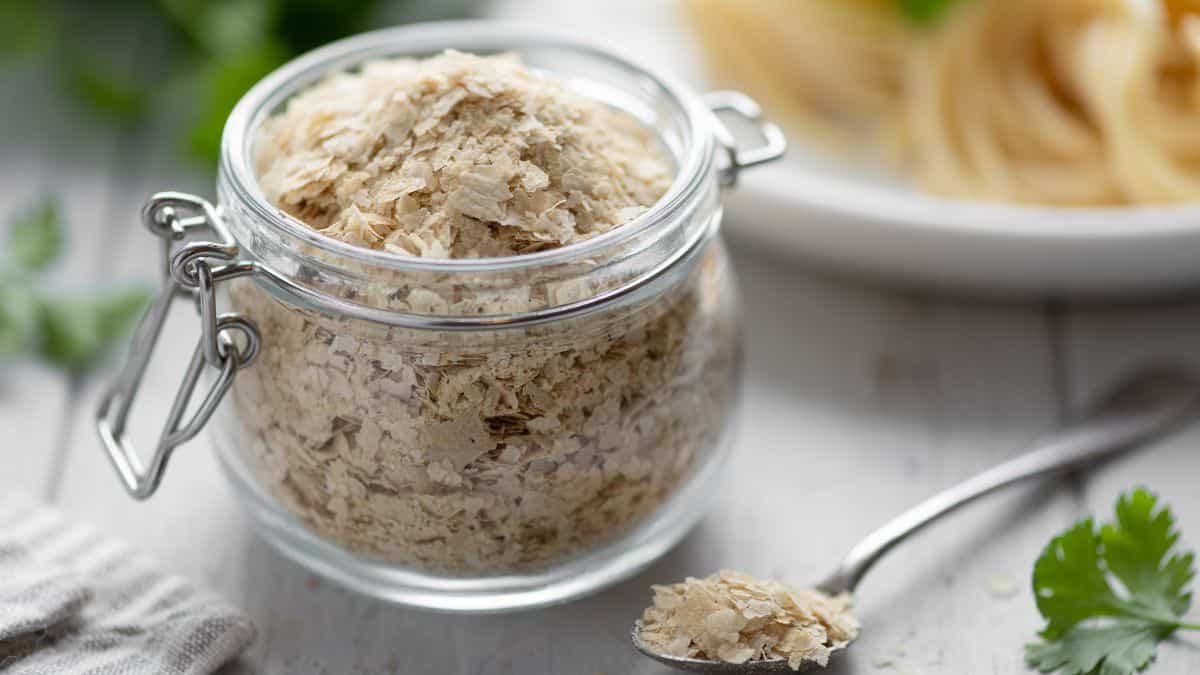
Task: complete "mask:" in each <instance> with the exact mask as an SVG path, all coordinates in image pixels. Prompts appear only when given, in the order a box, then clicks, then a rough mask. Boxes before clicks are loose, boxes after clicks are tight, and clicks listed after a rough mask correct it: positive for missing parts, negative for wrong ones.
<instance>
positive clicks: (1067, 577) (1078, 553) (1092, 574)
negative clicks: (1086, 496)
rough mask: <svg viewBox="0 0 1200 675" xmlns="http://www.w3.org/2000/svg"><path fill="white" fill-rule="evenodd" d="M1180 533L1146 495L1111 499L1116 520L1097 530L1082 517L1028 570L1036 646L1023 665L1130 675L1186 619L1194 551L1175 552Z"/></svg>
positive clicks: (1085, 674) (1071, 673)
mask: <svg viewBox="0 0 1200 675" xmlns="http://www.w3.org/2000/svg"><path fill="white" fill-rule="evenodd" d="M1178 543H1179V531H1178V530H1177V529H1176V528H1175V518H1174V516H1173V515H1172V514H1171V511H1170V509H1169V508H1167V507H1166V506H1163V507H1162V508H1159V507H1158V498H1157V497H1156V496H1155V495H1153V494H1151V493H1150V492H1147V491H1146V490H1142V489H1139V490H1136V491H1134V492H1133V493H1132V494H1124V495H1121V497H1120V498H1119V499H1118V500H1117V505H1116V519H1115V520H1114V521H1113V522H1110V523H1106V524H1105V525H1103V526H1102V527H1099V528H1097V527H1096V524H1095V522H1094V521H1093V520H1092V519H1091V518H1087V519H1084V520H1082V521H1080V522H1079V523H1077V524H1075V525H1074V526H1073V527H1071V528H1070V529H1068V530H1066V531H1065V532H1063V533H1062V534H1060V535H1058V536H1057V537H1055V538H1054V539H1052V540H1050V543H1049V545H1047V547H1046V549H1045V551H1044V552H1043V553H1042V555H1041V557H1040V558H1038V561H1037V563H1036V564H1035V565H1034V569H1033V589H1034V596H1035V598H1036V600H1037V607H1038V611H1040V612H1041V614H1042V617H1043V618H1045V619H1046V627H1045V629H1043V630H1042V632H1041V637H1042V641H1041V642H1038V643H1033V644H1029V645H1026V647H1025V660H1026V663H1028V664H1029V666H1030V667H1032V668H1036V669H1038V670H1040V671H1041V672H1043V673H1052V672H1055V671H1059V672H1061V673H1062V674H1063V675H1090V674H1093V673H1096V674H1098V675H1132V674H1133V673H1136V672H1138V671H1140V670H1143V669H1145V668H1146V667H1147V666H1148V665H1150V663H1151V662H1152V661H1153V660H1154V658H1155V656H1156V655H1157V652H1158V643H1159V642H1162V641H1163V640H1165V639H1167V638H1168V637H1170V636H1171V635H1172V634H1173V633H1174V632H1175V631H1177V630H1200V623H1195V622H1188V621H1186V620H1185V619H1184V614H1185V613H1187V611H1188V608H1189V607H1190V605H1191V601H1192V594H1191V593H1190V592H1189V591H1188V584H1190V583H1191V581H1192V579H1193V578H1194V577H1195V575H1196V572H1195V568H1194V562H1195V559H1194V556H1193V554H1192V553H1179V552H1177V551H1176V547H1177V544H1178Z"/></svg>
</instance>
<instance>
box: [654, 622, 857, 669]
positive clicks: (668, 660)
mask: <svg viewBox="0 0 1200 675" xmlns="http://www.w3.org/2000/svg"><path fill="white" fill-rule="evenodd" d="M641 628H642V622H641V621H638V622H637V623H635V624H634V625H633V632H632V634H631V635H630V637H631V638H632V640H633V646H634V648H635V649H637V650H638V651H639V652H641V653H642V654H643V655H645V656H649V657H650V658H652V659H654V660H655V661H658V662H659V663H661V664H663V665H667V666H670V667H672V668H674V669H675V670H679V671H683V672H685V673H724V674H725V675H767V674H768V673H776V674H780V675H782V673H806V672H810V671H814V670H820V669H821V668H822V666H820V665H818V664H817V663H816V662H814V661H805V662H803V663H801V664H800V668H799V669H798V670H792V669H791V668H790V667H788V662H787V661H785V660H784V659H768V660H765V661H747V662H745V663H727V662H725V661H709V660H707V659H693V658H688V657H686V656H668V655H666V654H660V653H658V652H656V651H654V650H653V649H650V648H649V647H647V646H646V645H645V644H644V643H643V642H642V636H641ZM848 646H850V643H846V644H845V645H842V646H840V647H834V648H833V649H832V650H830V652H829V657H830V660H831V661H832V660H833V659H834V658H837V656H838V655H839V654H841V652H842V651H843V650H845V649H846V647H848Z"/></svg>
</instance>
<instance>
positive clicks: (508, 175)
mask: <svg viewBox="0 0 1200 675" xmlns="http://www.w3.org/2000/svg"><path fill="white" fill-rule="evenodd" d="M255 150H256V164H257V166H258V171H259V176H260V179H259V180H260V183H261V185H262V188H263V191H264V192H265V193H266V195H267V197H268V198H269V199H270V200H271V201H272V202H275V203H276V204H278V205H279V206H280V207H282V208H283V209H284V210H286V211H288V212H289V213H291V214H292V215H294V216H296V217H297V218H299V219H300V220H302V221H304V222H305V223H307V224H308V225H310V226H311V227H313V228H315V229H317V230H320V231H321V232H323V233H324V234H327V235H329V236H330V237H334V238H336V239H340V240H342V241H345V242H349V243H351V244H354V245H356V246H365V247H369V248H375V249H383V250H387V251H390V252H392V253H395V254H397V255H411V256H422V257H430V258H447V257H450V258H475V257H484V256H487V257H493V256H507V255H516V254H520V253H530V252H534V251H540V250H545V249H549V248H555V247H558V246H562V245H565V244H570V243H573V242H577V241H582V240H584V239H588V238H590V237H593V236H596V235H597V234H601V233H603V232H606V231H608V230H611V229H613V228H614V227H617V226H619V225H621V224H623V223H626V222H628V221H629V220H632V219H633V218H635V217H636V216H637V215H638V214H640V213H641V212H642V211H644V210H645V209H646V208H647V207H649V206H650V205H652V204H654V202H656V201H658V199H659V197H661V196H662V195H663V193H664V192H665V191H666V189H667V187H668V186H669V184H670V180H671V164H670V162H669V161H668V159H667V157H666V155H665V153H664V152H663V151H662V150H661V149H660V148H659V146H658V144H657V143H656V142H655V139H654V137H653V135H652V134H651V132H650V131H649V130H648V129H647V128H646V127H645V126H644V125H642V124H641V123H639V122H638V121H637V120H636V119H634V118H633V117H632V116H630V115H628V114H626V113H624V112H621V111H618V110H616V109H614V108H612V107H609V106H606V105H604V104H603V103H600V102H599V101H595V100H592V99H589V98H586V97H584V96H581V95H579V94H576V93H574V92H572V91H571V90H569V89H567V88H566V87H565V86H564V85H563V84H562V83H560V82H558V81H556V80H553V79H547V78H543V77H540V76H537V75H535V74H533V73H531V72H530V71H529V70H528V69H526V68H525V67H524V66H523V65H522V64H521V63H520V61H519V60H518V59H516V58H515V57H513V56H511V55H500V56H488V57H484V56H475V55H471V54H463V53H459V52H453V51H448V52H446V53H444V54H442V55H439V56H435V57H432V58H429V59H425V60H419V61H418V60H411V59H393V60H381V61H373V62H370V63H367V64H365V65H364V66H363V67H362V68H361V70H358V71H356V72H347V73H338V74H335V75H332V76H330V77H329V78H327V79H325V80H324V81H322V82H320V83H318V84H317V85H315V86H313V87H311V88H310V89H308V90H306V91H304V92H302V93H300V94H299V95H297V96H295V97H294V98H293V99H292V100H291V101H290V102H289V103H288V105H287V109H286V110H285V111H284V112H283V113H282V114H280V115H277V116H276V117H274V118H271V119H269V120H268V121H267V122H266V123H265V124H264V125H263V127H262V130H261V131H260V133H259V138H258V141H257V144H256V148H255Z"/></svg>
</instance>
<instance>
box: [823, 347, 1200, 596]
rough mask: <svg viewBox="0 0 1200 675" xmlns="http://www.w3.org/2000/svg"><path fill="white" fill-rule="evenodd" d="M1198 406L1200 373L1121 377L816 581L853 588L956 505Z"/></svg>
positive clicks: (1125, 446) (1153, 428) (1140, 439)
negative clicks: (1076, 412)
mask: <svg viewBox="0 0 1200 675" xmlns="http://www.w3.org/2000/svg"><path fill="white" fill-rule="evenodd" d="M1198 408H1200V380H1197V379H1196V378H1195V377H1194V376H1193V375H1192V374H1191V373H1189V372H1186V371H1184V370H1182V369H1179V368H1155V369H1150V370H1145V371H1142V372H1140V373H1138V374H1137V375H1135V376H1133V377H1131V378H1129V379H1128V380H1125V381H1123V382H1122V383H1121V384H1120V385H1118V386H1117V387H1116V388H1115V389H1113V390H1112V392H1111V393H1110V394H1109V395H1107V396H1105V397H1104V398H1103V399H1101V400H1100V401H1099V403H1098V404H1097V405H1095V406H1093V407H1092V408H1091V409H1090V412H1089V413H1088V414H1087V415H1085V416H1084V418H1083V419H1082V420H1081V421H1079V422H1078V423H1076V424H1073V425H1070V426H1068V427H1066V428H1064V429H1061V430H1059V431H1056V432H1054V433H1051V434H1050V435H1047V436H1044V437H1042V438H1040V439H1038V440H1037V441H1035V442H1034V443H1033V444H1032V446H1031V447H1030V449H1029V450H1028V451H1027V452H1026V453H1024V454H1022V455H1020V456H1018V457H1015V458H1013V459H1011V460H1009V461H1007V462H1004V463H1003V464H1000V465H999V466H996V467H994V468H991V469H988V470H987V471H984V472H983V473H981V474H978V475H976V476H974V477H973V478H969V479H967V480H966V481H964V482H962V483H959V484H958V485H955V486H954V487H951V488H949V489H947V490H945V491H943V492H940V493H938V494H936V495H934V496H933V497H930V498H929V499H927V500H925V501H923V502H921V503H920V504H917V505H916V506H914V507H912V508H910V509H909V510H907V511H905V512H904V513H902V514H900V515H899V516H897V517H896V518H894V519H893V520H891V521H890V522H888V523H887V524H885V525H884V526H883V527H881V528H879V529H878V530H875V531H874V532H872V533H871V534H869V535H867V536H866V537H865V538H864V539H863V540H862V541H860V542H859V543H858V544H856V545H855V546H854V548H852V549H851V550H850V552H849V554H847V555H846V557H845V558H844V559H843V560H842V562H841V565H840V566H839V567H838V569H837V571H836V572H835V573H834V574H833V575H832V576H830V577H829V578H828V579H826V580H825V581H824V582H822V583H821V584H819V585H818V588H821V589H822V590H824V591H826V592H828V593H840V592H843V591H853V590H854V588H855V587H856V586H857V585H858V583H859V581H861V580H862V578H863V576H864V575H866V573H867V572H868V571H869V570H870V569H871V567H872V566H873V565H874V564H875V563H876V562H878V561H879V559H880V558H882V557H883V555H884V554H885V553H887V552H888V551H890V550H891V549H892V547H894V546H895V545H896V544H899V543H900V542H902V541H904V540H905V539H907V538H908V537H909V536H910V535H912V534H914V533H916V532H918V531H919V530H921V529H923V528H924V527H925V526H926V525H929V524H930V523H932V522H934V521H936V520H938V519H939V518H941V517H942V516H944V515H946V514H948V513H950V512H951V511H954V510H956V509H958V508H959V507H961V506H963V505H965V504H968V503H970V502H973V501H975V500H976V499H978V498H980V497H982V496H984V495H987V494H990V493H991V492H993V491H995V490H998V489H1000V488H1002V487H1005V486H1007V485H1011V484H1013V483H1016V482H1018V481H1022V480H1025V479H1027V478H1034V477H1037V476H1042V475H1045V474H1050V473H1061V472H1064V471H1068V470H1071V469H1075V468H1079V467H1082V466H1085V465H1089V464H1093V463H1095V462H1098V461H1101V460H1104V459H1108V458H1111V457H1114V456H1116V455H1119V454H1121V453H1123V452H1127V451H1129V450H1131V449H1133V448H1136V447H1139V446H1141V445H1144V444H1145V443H1147V442H1148V441H1151V440H1153V439H1155V438H1158V437H1160V436H1162V435H1163V434H1165V433H1166V432H1167V431H1169V430H1171V429H1172V428H1174V427H1175V426H1177V425H1178V424H1180V423H1181V422H1183V421H1184V420H1186V419H1188V418H1189V417H1190V416H1191V415H1192V413H1193V412H1195V411H1196V410H1197V409H1198Z"/></svg>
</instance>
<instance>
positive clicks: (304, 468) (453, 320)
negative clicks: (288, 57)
mask: <svg viewBox="0 0 1200 675" xmlns="http://www.w3.org/2000/svg"><path fill="white" fill-rule="evenodd" d="M448 48H451V49H457V50H460V51H468V52H476V53H495V52H515V53H517V54H518V55H520V57H521V58H522V59H523V61H524V62H525V63H526V64H527V65H528V66H529V67H530V68H531V69H534V70H536V71H539V72H542V73H544V74H546V75H547V76H551V77H556V78H559V79H561V80H563V81H565V82H566V83H567V84H568V86H570V87H572V88H575V89H577V90H579V91H580V92H582V93H584V94H587V95H589V96H592V97H594V98H599V99H601V100H604V101H606V102H607V103H609V104H611V105H614V106H618V107H620V108H622V109H624V110H625V111H627V112H629V113H631V114H633V115H635V116H636V117H638V118H639V119H640V120H642V121H643V122H644V123H645V124H646V125H647V126H648V127H649V128H651V129H653V130H654V131H655V132H656V135H657V138H658V139H659V140H660V141H661V143H662V145H663V147H664V148H665V149H666V150H667V151H668V153H669V154H670V156H671V157H672V159H673V161H674V163H675V168H676V172H675V177H674V181H673V183H672V185H671V187H670V188H669V190H668V192H667V194H666V195H665V196H664V197H663V198H662V199H661V200H660V201H659V202H658V203H657V204H655V205H654V206H653V207H652V208H650V209H648V210H647V211H646V212H644V213H643V214H641V215H640V216H638V217H637V218H636V219H635V220H633V221H632V222H630V223H628V224H626V225H623V226H621V227H619V228H616V229H614V230H612V231H610V232H607V233H605V234H602V235H599V236H597V237H595V238H593V239H590V240H586V241H583V242H580V243H576V244H572V245H568V246H565V247H562V248H558V249H553V250H549V251H543V252H539V253H533V254H528V255H521V256H514V257H507V258H482V259H425V258H405V257H399V256H395V255H393V254H389V253H386V252H381V251H375V250H370V249H365V248H359V247H354V246H351V245H348V244H345V243H343V242H340V241H336V240H334V239H331V238H328V237H325V236H324V235H322V234H320V233H318V232H316V231H314V230H312V229H310V228H309V227H307V226H306V225H304V224H303V223H300V222H299V221H296V220H294V219H292V218H291V217H290V216H288V215H287V214H285V213H284V212H283V211H281V210H280V209H278V208H276V207H274V206H273V205H272V204H270V203H269V202H268V200H267V199H266V197H265V196H264V194H263V192H262V190H261V189H260V187H259V186H258V182H257V180H256V177H255V173H254V170H253V162H252V158H253V157H254V143H255V141H256V131H257V129H258V128H259V126H260V124H261V123H262V122H263V121H264V119H266V118H267V117H268V116H270V115H271V114H273V113H275V112H277V111H279V110H280V108H281V106H283V105H284V104H285V103H286V101H287V100H288V99H289V98H290V97H291V96H292V95H294V94H296V93H297V92H299V91H301V90H303V89H304V88H306V87H307V86H309V85H311V84H313V83H314V82H315V81H317V80H319V79H320V78H321V77H323V76H324V75H326V74H328V73H329V72H331V71H337V70H345V69H349V68H354V67H355V66H357V65H358V64H361V63H363V62H364V61H367V60H371V59H377V58H384V57H396V56H410V57H420V56H426V55H430V54H434V53H437V52H440V51H442V50H444V49H448ZM714 111H725V112H726V113H728V114H731V115H734V116H740V117H741V118H743V119H744V120H746V121H750V122H753V123H755V124H757V125H758V128H759V130H760V131H761V134H762V139H761V141H762V142H761V143H759V144H757V145H755V146H754V147H752V148H749V149H746V148H739V147H738V144H737V143H736V142H735V140H734V139H733V137H732V135H731V134H730V132H729V131H728V130H727V129H726V127H725V126H724V125H723V124H722V122H721V121H720V120H718V118H717V116H716V115H714ZM758 116H759V111H758V109H757V106H756V105H754V103H753V102H752V101H750V100H749V99H747V98H745V97H744V96H741V95H740V94H736V93H732V92H722V93H719V94H714V95H710V97H706V98H704V99H701V98H700V97H698V96H697V95H695V94H694V93H692V92H691V91H689V90H688V89H686V88H684V87H681V86H680V85H678V84H677V83H675V82H674V81H673V80H671V79H669V78H667V77H664V76H662V75H657V74H653V73H651V72H650V71H649V70H647V69H646V68H643V67H640V66H637V65H635V64H633V63H630V62H628V61H625V60H623V59H621V58H618V57H616V56H614V55H612V54H610V53H608V52H607V51H605V50H603V49H601V48H598V47H594V46H589V45H587V44H586V43H582V42H580V41H578V40H574V39H569V38H560V37H554V36H547V35H546V34H544V33H541V32H535V31H530V30H528V29H526V28H523V27H520V26H513V25H507V24H502V23H496V22H458V23H445V24H426V25H413V26H407V27H402V28H396V29H389V30H383V31H378V32H373V33H368V34H364V35H360V36H357V37H353V38H350V39H347V40H343V41H340V42H337V43H334V44H331V45H329V46H327V47H324V48H322V49H319V50H316V51H314V52H311V53H309V54H307V55H305V56H303V57H301V58H299V59H297V60H295V61H293V62H291V63H289V64H287V65H285V66H283V67H282V68H280V69H279V70H277V71H276V72H274V73H272V74H271V75H269V76H268V77H266V78H265V79H264V80H262V81H261V82H260V83H259V84H257V85H256V86H255V87H254V88H253V89H251V91H250V92H249V93H247V94H246V96H245V97H244V98H243V99H242V100H241V102H240V103H239V104H238V106H237V107H236V109H235V110H234V112H233V113H232V114H231V116H230V118H229V121H228V123H227V125H226V128H225V133H224V138H223V142H222V156H221V163H220V170H219V175H218V184H217V188H218V196H219V201H220V204H221V206H220V207H219V208H218V207H214V206H212V205H210V204H208V203H207V202H205V201H203V200H201V199H199V198H196V197H192V196H189V195H181V194H176V193H166V194H161V195H157V196H156V197H155V198H153V199H152V200H151V201H150V203H149V204H148V205H147V207H146V209H145V211H144V219H145V221H146V224H147V226H148V227H149V229H150V230H151V231H152V232H154V233H155V234H157V235H159V236H160V237H162V238H163V241H164V250H165V252H166V256H167V261H166V269H167V274H166V282H165V289H164V292H163V293H162V294H161V296H160V298H159V300H158V302H156V303H155V304H154V305H153V306H152V307H151V308H150V310H148V312H147V315H146V317H145V319H144V320H143V322H142V325H141V326H140V328H139V330H138V332H137V333H136V334H135V336H134V338H133V345H132V347H131V350H130V359H129V362H128V363H127V364H126V368H125V370H124V371H123V373H122V375H121V376H120V378H119V379H118V381H117V382H116V384H115V385H114V387H113V388H112V390H111V391H110V392H109V395H108V396H106V397H105V399H104V401H103V403H102V405H101V409H100V411H99V414H98V428H99V431H100V435H101V438H102V440H103V441H104V442H105V445H106V448H107V450H108V452H109V455H110V457H111V458H112V460H113V463H114V466H115V467H116V468H117V471H118V474H119V475H120V476H121V478H122V480H123V481H124V483H125V485H126V487H127V489H128V490H129V491H130V492H131V494H133V495H134V496H135V497H138V498H144V497H147V496H149V495H150V494H151V493H153V491H154V490H155V489H156V487H157V486H158V483H159V480H160V478H161V476H162V472H163V470H164V469H165V466H166V460H167V458H168V457H169V456H170V453H171V451H172V450H173V449H174V448H175V447H176V446H178V445H179V444H181V443H183V442H186V441H187V440H188V439H190V438H192V437H193V436H195V435H196V433H198V432H199V431H200V428H201V427H202V426H204V425H205V423H206V421H207V419H208V418H209V417H210V416H211V415H213V414H214V413H215V418H214V422H213V424H212V425H211V431H212V436H213V438H214V439H215V446H216V448H217V450H218V456H219V458H220V460H221V464H222V466H223V467H224V468H225V470H226V473H227V474H228V476H229V478H230V480H231V481H232V483H233V485H234V486H235V488H236V490H235V492H236V494H237V495H239V497H241V498H242V500H243V501H244V502H245V504H246V505H247V506H248V510H249V512H250V513H251V514H252V515H253V517H254V520H255V521H256V522H257V524H258V525H259V526H260V529H261V531H262V532H263V534H264V535H265V536H266V538H267V539H268V540H269V541H270V542H271V543H272V544H274V545H275V546H276V547H277V548H278V549H279V550H280V551H282V552H283V553H284V554H286V555H287V556H289V557H291V558H293V559H295V560H297V561H299V562H300V563H302V564H304V565H306V566H307V567H309V568H311V569H313V570H315V571H317V572H319V573H321V574H324V575H326V576H328V577H331V578H333V579H334V580H336V581H339V582H341V583H343V584H345V585H347V586H350V587H352V588H354V589H357V590H359V591H361V592H363V593H366V594H368V595H373V596H377V597H381V598H386V599H389V600H394V601H397V602H402V603H407V604H412V605H419V606H425V607H432V608H438V609H443V610H458V611H496V610H504V609H513V608H519V607H529V606H536V605H544V604H549V603H555V602H561V601H564V600H566V599H568V598H571V597H575V596H578V595H581V594H584V593H587V592H590V591H593V590H596V589H598V588H600V587H602V586H604V585H607V584H610V583H613V582H615V581H617V580H619V579H621V578H624V577H626V576H629V575H631V574H633V573H634V572H636V571H637V570H639V569H641V568H642V567H644V566H645V565H647V564H649V563H650V562H651V561H653V560H654V559H655V558H657V557H658V556H660V555H662V554H663V553H665V552H666V551H667V550H669V549H670V548H671V547H672V546H673V545H674V544H675V543H676V542H677V541H678V540H679V539H680V538H681V537H682V536H683V535H684V533H685V532H686V531H687V530H688V529H689V528H690V527H691V526H692V525H693V524H694V523H695V522H696V520H697V519H698V518H699V517H700V515H701V514H702V512H703V508H704V503H705V502H706V501H708V500H707V498H706V495H707V494H709V493H710V492H711V490H713V489H714V486H715V482H716V480H717V479H718V477H719V475H720V473H721V466H722V463H723V461H724V459H725V457H726V455H727V454H728V452H729V446H730V436H731V431H730V429H731V423H732V421H733V419H734V413H735V410H736V407H737V406H736V402H737V398H738V397H737V388H738V384H737V383H738V363H739V354H738V330H737V298H736V291H735V284H734V279H733V276H732V272H731V270H730V268H729V264H728V261H727V259H726V255H725V251H724V248H723V246H722V243H721V241H720V238H719V235H718V229H719V225H720V220H721V205H720V199H719V197H720V192H721V189H722V188H723V187H725V186H729V185H732V184H733V183H734V181H735V179H736V177H737V173H738V171H740V170H741V169H743V168H746V167H748V166H752V165H755V164H758V163H762V162H765V161H769V160H771V159H774V158H776V157H778V156H780V155H781V154H782V152H783V138H782V135H781V134H780V133H779V131H778V129H777V128H776V127H774V126H773V125H770V124H766V123H762V122H760V121H759V120H758ZM204 235H208V237H207V238H206V237H205V236H204ZM208 239H213V240H212V241H210V240H208ZM180 297H187V298H192V299H194V300H195V302H196V303H197V306H198V308H199V310H200V311H199V313H200V317H201V328H200V331H199V333H200V341H199V343H198V346H197V348H196V352H195V356H194V357H193V359H192V362H191V365H190V366H189V368H188V371H187V375H186V377H185V378H184V386H183V388H182V389H181V392H180V395H179V397H178V399H177V403H176V405H175V406H174V408H173V410H172V412H171V415H170V419H169V420H168V422H167V426H166V431H165V432H164V434H163V437H162V439H161V441H160V443H159V445H158V447H157V448H156V452H155V454H154V456H153V457H152V458H151V460H150V462H149V464H148V465H147V466H144V465H143V464H142V462H141V461H140V460H139V459H138V456H137V455H136V453H135V452H134V449H133V448H132V447H130V445H129V444H128V441H127V438H126V428H125V427H126V418H127V416H128V412H129V406H130V404H131V403H132V401H133V399H134V397H135V394H136V392H137V388H138V384H139V381H140V379H141V375H142V373H143V372H144V370H145V367H146V361H147V359H148V358H149V353H150V347H151V346H152V343H153V340H154V339H156V337H157V333H158V330H159V328H160V327H161V325H162V322H163V320H164V319H165V316H166V313H167V311H168V310H169V309H170V307H171V305H172V304H173V301H174V299H177V298H180ZM219 306H228V308H230V309H232V310H233V311H232V313H225V314H221V313H219V312H218V307H219ZM202 382H203V383H204V390H205V391H206V392H207V393H204V394H203V395H202V396H194V394H195V390H196V389H197V388H198V387H199V385H200V383H202ZM228 391H232V394H231V395H230V396H227V397H226V396H225V394H226V392H228ZM193 398H196V399H198V402H197V403H192V402H191V399H193ZM223 398H224V403H223V404H222V403H221V401H222V399H223ZM189 409H194V410H195V412H193V413H192V414H191V416H190V417H188V412H187V411H188V410H189Z"/></svg>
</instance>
